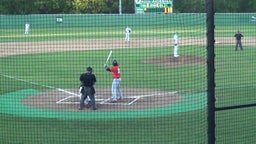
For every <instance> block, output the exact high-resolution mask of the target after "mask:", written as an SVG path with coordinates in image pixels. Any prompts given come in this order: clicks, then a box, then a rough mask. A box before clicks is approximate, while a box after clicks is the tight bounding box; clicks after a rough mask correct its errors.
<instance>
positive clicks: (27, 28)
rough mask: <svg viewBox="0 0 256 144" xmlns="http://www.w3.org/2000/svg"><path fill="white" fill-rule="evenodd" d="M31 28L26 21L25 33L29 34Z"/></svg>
mask: <svg viewBox="0 0 256 144" xmlns="http://www.w3.org/2000/svg"><path fill="white" fill-rule="evenodd" d="M29 30H30V24H28V23H26V24H25V32H24V34H25V35H27V34H29Z"/></svg>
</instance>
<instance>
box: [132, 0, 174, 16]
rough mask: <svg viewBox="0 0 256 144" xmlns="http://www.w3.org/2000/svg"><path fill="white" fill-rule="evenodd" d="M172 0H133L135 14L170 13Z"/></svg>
mask: <svg viewBox="0 0 256 144" xmlns="http://www.w3.org/2000/svg"><path fill="white" fill-rule="evenodd" d="M172 7H173V4H172V0H135V13H136V14H139V13H172V11H173V9H172Z"/></svg>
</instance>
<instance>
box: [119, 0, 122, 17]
mask: <svg viewBox="0 0 256 144" xmlns="http://www.w3.org/2000/svg"><path fill="white" fill-rule="evenodd" d="M119 14H120V15H121V14H122V0H119Z"/></svg>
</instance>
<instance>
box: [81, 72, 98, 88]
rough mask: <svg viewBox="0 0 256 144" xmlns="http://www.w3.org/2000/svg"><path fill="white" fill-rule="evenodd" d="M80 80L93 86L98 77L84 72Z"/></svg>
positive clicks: (83, 83) (85, 84)
mask: <svg viewBox="0 0 256 144" xmlns="http://www.w3.org/2000/svg"><path fill="white" fill-rule="evenodd" d="M80 81H81V82H82V85H83V86H85V87H92V86H93V85H94V83H95V82H96V77H95V75H94V74H91V73H84V74H81V76H80Z"/></svg>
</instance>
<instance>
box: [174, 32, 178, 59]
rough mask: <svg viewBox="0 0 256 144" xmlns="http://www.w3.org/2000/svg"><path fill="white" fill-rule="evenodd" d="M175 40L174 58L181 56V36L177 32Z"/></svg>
mask: <svg viewBox="0 0 256 144" xmlns="http://www.w3.org/2000/svg"><path fill="white" fill-rule="evenodd" d="M173 40H174V49H173V56H174V57H179V55H178V49H179V36H178V34H177V32H175V34H174V36H173Z"/></svg>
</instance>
